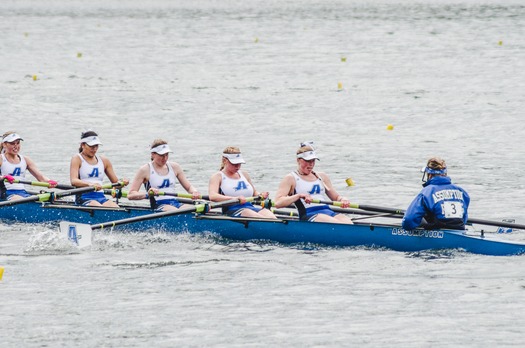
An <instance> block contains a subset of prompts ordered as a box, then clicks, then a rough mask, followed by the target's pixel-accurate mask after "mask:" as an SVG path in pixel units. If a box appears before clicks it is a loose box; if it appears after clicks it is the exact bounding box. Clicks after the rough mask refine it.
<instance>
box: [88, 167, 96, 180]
mask: <svg viewBox="0 0 525 348" xmlns="http://www.w3.org/2000/svg"><path fill="white" fill-rule="evenodd" d="M88 176H89V177H90V178H98V168H93V171H92V172H91V174H88Z"/></svg>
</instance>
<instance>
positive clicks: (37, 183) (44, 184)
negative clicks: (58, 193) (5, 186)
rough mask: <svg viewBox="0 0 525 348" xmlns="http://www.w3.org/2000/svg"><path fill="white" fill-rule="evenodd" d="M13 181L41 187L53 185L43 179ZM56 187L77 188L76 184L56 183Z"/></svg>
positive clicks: (64, 188)
mask: <svg viewBox="0 0 525 348" xmlns="http://www.w3.org/2000/svg"><path fill="white" fill-rule="evenodd" d="M4 180H5V179H4ZM13 182H14V183H16V184H24V185H32V186H40V187H47V188H50V187H51V184H50V183H48V182H43V181H26V180H18V179H15V181H13ZM54 188H57V189H60V190H72V189H74V188H75V186H71V185H56V186H55V187H54Z"/></svg>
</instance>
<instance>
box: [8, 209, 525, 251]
mask: <svg viewBox="0 0 525 348" xmlns="http://www.w3.org/2000/svg"><path fill="white" fill-rule="evenodd" d="M148 213H151V210H149V209H131V210H127V211H123V210H111V209H109V210H108V209H104V210H96V209H91V210H89V211H86V210H75V209H70V208H53V207H45V208H44V207H42V205H41V204H38V203H27V204H21V205H17V206H11V207H3V208H1V209H0V220H2V221H16V222H26V223H44V222H45V223H50V222H51V223H52V222H58V221H62V220H67V221H72V222H78V223H85V224H97V223H104V222H107V221H112V220H119V219H124V218H129V217H134V216H140V215H144V214H148ZM152 228H154V229H162V230H164V231H168V232H192V233H196V232H208V231H209V232H214V233H217V234H218V235H220V236H222V237H224V238H227V239H232V240H243V241H245V240H269V241H274V242H278V243H283V244H294V243H313V244H320V245H326V246H339V247H346V246H370V247H384V248H388V249H392V250H397V251H421V250H431V249H463V250H465V251H468V252H472V253H477V254H485V255H497V256H499V255H519V254H523V253H525V244H521V243H513V242H506V241H504V240H501V239H498V237H497V236H487V237H485V238H481V237H479V236H471V235H466V234H464V233H463V231H448V230H440V231H424V230H414V231H405V230H403V229H401V228H400V227H395V226H384V225H369V224H356V225H343V224H330V223H312V222H306V221H287V222H285V223H283V222H273V221H249V220H247V219H242V218H238V219H224V218H221V219H216V218H213V217H206V216H201V217H198V218H195V217H194V216H193V215H192V214H184V215H175V216H170V217H165V218H162V219H156V220H150V221H144V222H138V223H135V224H129V225H124V226H122V227H120V229H126V230H139V231H140V230H146V229H152Z"/></svg>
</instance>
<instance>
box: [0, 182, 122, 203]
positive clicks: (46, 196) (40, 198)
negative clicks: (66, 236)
mask: <svg viewBox="0 0 525 348" xmlns="http://www.w3.org/2000/svg"><path fill="white" fill-rule="evenodd" d="M119 184H120V183H116V184H106V185H102V188H111V187H113V186H115V185H119ZM91 191H95V188H94V187H93V186H87V187H80V188H77V189H72V190H68V191H59V192H45V193H40V194H38V195H35V196H31V197H24V198H21V199H14V200H12V201H3V202H0V207H8V206H12V205H17V204H23V203H28V202H47V201H49V200H51V199H55V198H62V197H66V196H71V195H76V194H79V193H86V192H91Z"/></svg>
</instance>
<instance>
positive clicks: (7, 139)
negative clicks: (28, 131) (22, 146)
mask: <svg viewBox="0 0 525 348" xmlns="http://www.w3.org/2000/svg"><path fill="white" fill-rule="evenodd" d="M18 139H20V140H24V139H22V137H21V136H20V135H18V134H17V133H11V134H8V135H6V136H5V137H4V138H3V139H2V142H3V143H12V142H13V141H15V140H18Z"/></svg>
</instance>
